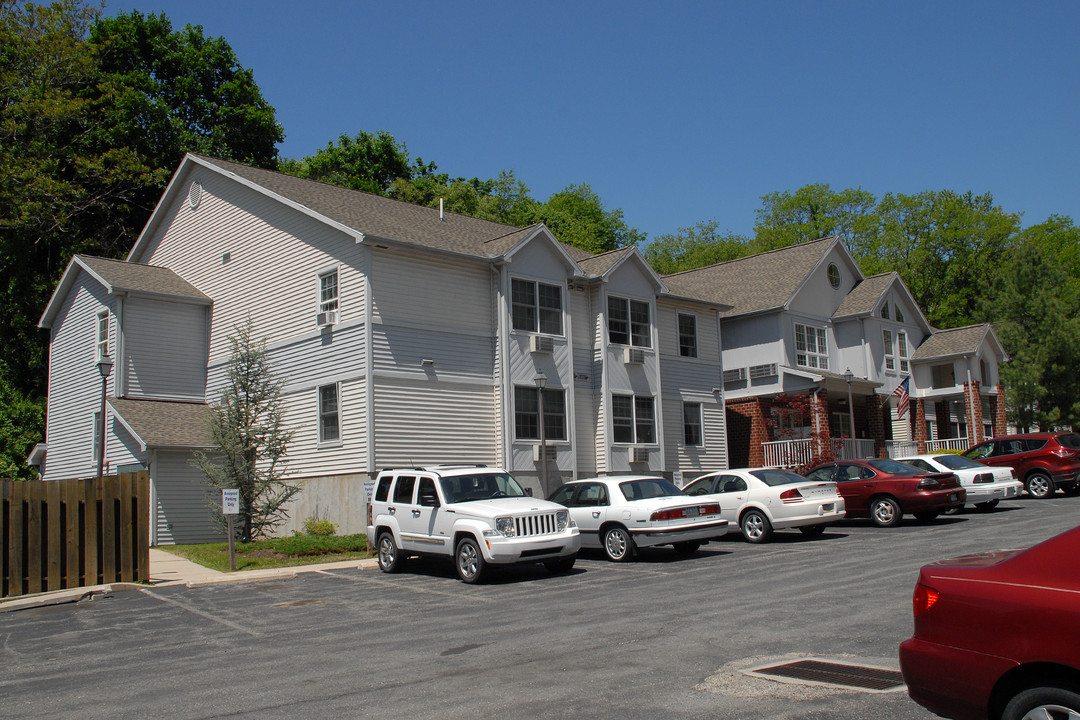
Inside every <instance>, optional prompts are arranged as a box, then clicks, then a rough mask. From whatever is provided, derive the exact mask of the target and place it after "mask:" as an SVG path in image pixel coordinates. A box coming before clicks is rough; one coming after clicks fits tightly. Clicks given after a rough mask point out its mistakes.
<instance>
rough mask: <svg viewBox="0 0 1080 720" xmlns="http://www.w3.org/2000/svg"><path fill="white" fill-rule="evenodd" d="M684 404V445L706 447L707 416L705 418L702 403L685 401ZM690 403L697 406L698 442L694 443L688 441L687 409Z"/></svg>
mask: <svg viewBox="0 0 1080 720" xmlns="http://www.w3.org/2000/svg"><path fill="white" fill-rule="evenodd" d="M682 405H683V408H682V410H683V415H682V421H683V436H682V440H683V447H692V448H700V447H705V418H704V413H703V412H702V404H701V403H699V402H684V403H683V404H682ZM689 405H693V406H694V407H696V408H697V428H698V442H696V443H693V444H691V443H687V442H686V427H687V423H686V409H687V406H689Z"/></svg>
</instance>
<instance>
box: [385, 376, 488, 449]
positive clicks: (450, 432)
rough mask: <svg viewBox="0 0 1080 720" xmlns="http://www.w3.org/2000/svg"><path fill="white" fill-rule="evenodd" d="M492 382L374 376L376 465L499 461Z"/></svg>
mask: <svg viewBox="0 0 1080 720" xmlns="http://www.w3.org/2000/svg"><path fill="white" fill-rule="evenodd" d="M493 396H494V391H493V388H492V386H491V385H490V384H488V385H487V386H484V385H473V384H469V385H464V384H460V383H451V382H439V381H433V382H418V381H412V380H404V379H398V378H380V377H376V378H375V416H376V417H377V418H378V422H377V423H376V426H375V453H376V458H375V465H376V467H391V466H394V465H423V464H433V463H445V462H466V463H486V464H492V465H493V464H495V462H496V455H495V453H496V442H495V436H496V434H497V433H498V425H497V423H496V418H495V413H494V411H493V408H494V404H493V400H492V399H493Z"/></svg>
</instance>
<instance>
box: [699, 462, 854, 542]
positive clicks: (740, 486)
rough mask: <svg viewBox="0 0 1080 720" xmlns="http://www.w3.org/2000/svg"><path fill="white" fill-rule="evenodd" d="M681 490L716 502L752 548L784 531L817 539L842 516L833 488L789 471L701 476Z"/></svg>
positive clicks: (718, 473)
mask: <svg viewBox="0 0 1080 720" xmlns="http://www.w3.org/2000/svg"><path fill="white" fill-rule="evenodd" d="M683 491H684V492H685V493H686V494H687V495H693V496H695V497H700V498H701V499H706V498H708V499H709V500H716V501H717V502H719V503H720V508H721V513H722V514H723V516H724V518H726V519H727V520H728V522H731V523H733V524H737V525H738V526H739V528H740V529H741V530H742V534H743V538H745V539H746V541H747V542H752V543H763V542H767V541H768V540H769V538H771V537H772V534H773V530H783V529H785V528H799V530H800V531H801V532H802V533H803V534H804V535H820V534H821V533H822V532H824V531H825V526H826V525H828V524H829V523H831V522H836V521H837V520H840V519H841V518H843V517H844V515H845V514H846V508H845V505H844V498H842V497H840V495H839V494H838V493H837V492H836V483H834V482H821V481H820V480H807V479H806V478H804V477H803V476H802V475H796V474H795V473H793V472H790V471H788V470H778V469H758V470H723V471H721V472H715V473H709V474H708V475H702V476H701V477H699V478H698V479H696V480H694V482H692V483H690V484H689V485H687V486H686V487H685V488H683Z"/></svg>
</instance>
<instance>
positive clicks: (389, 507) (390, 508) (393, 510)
mask: <svg viewBox="0 0 1080 720" xmlns="http://www.w3.org/2000/svg"><path fill="white" fill-rule="evenodd" d="M386 512H388V513H390V514H391V515H393V514H394V513H396V512H397V508H396V507H394V506H393V505H387V506H386Z"/></svg>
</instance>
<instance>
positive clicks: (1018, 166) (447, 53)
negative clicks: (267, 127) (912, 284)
mask: <svg viewBox="0 0 1080 720" xmlns="http://www.w3.org/2000/svg"><path fill="white" fill-rule="evenodd" d="M130 9H137V10H140V11H142V12H144V13H148V12H164V13H165V14H166V15H168V16H169V18H170V19H171V20H172V22H173V25H174V27H176V28H180V27H183V26H184V25H186V24H188V23H190V24H194V25H202V26H203V28H204V31H205V32H206V34H207V35H212V36H222V37H224V38H225V39H226V40H227V41H228V42H229V44H230V45H231V46H232V47H233V49H234V51H235V52H236V54H237V57H238V59H239V62H240V64H241V65H243V66H244V67H246V68H250V69H252V70H253V71H254V73H255V80H256V82H257V83H258V84H259V86H260V88H261V89H262V91H263V94H264V96H265V97H266V99H267V100H268V102H269V103H270V104H271V105H273V107H274V108H275V109H276V110H277V117H278V121H279V122H280V123H281V124H282V125H283V127H284V128H285V133H286V139H285V142H284V144H283V145H282V146H281V148H280V151H281V155H282V156H283V157H303V156H305V155H310V154H312V153H314V152H315V151H316V150H318V149H319V148H321V147H325V146H326V145H327V144H328V143H329V142H331V141H332V140H336V139H337V138H338V136H339V135H341V134H342V133H345V134H348V135H354V134H355V133H356V132H357V131H359V130H365V131H369V132H374V131H377V130H387V131H389V132H390V133H391V134H392V135H393V136H394V137H395V138H397V139H398V140H399V141H402V142H404V143H405V144H406V145H407V146H408V150H409V153H410V155H411V156H412V157H413V158H416V157H422V158H423V159H424V160H425V161H428V162H430V161H434V162H436V163H437V164H438V165H439V169H440V171H442V172H447V173H449V174H450V175H451V176H464V177H468V178H471V177H480V178H490V177H495V176H496V175H497V174H498V173H499V171H501V170H504V169H505V170H511V169H512V170H513V171H514V172H515V174H516V175H517V177H518V178H519V179H521V180H523V181H524V182H525V183H526V184H527V185H528V186H529V188H530V191H531V193H532V195H533V196H534V197H536V198H538V199H541V200H543V199H546V198H547V197H548V196H549V195H551V194H552V193H554V192H557V191H559V190H561V189H562V188H564V187H566V186H567V185H570V184H576V183H588V184H590V185H591V186H592V187H593V189H594V190H596V191H597V192H598V193H599V194H600V196H601V198H602V199H603V201H604V203H605V204H606V205H607V207H608V208H616V207H618V208H622V210H623V212H624V216H625V219H626V221H627V222H628V223H629V224H630V225H631V226H633V227H636V228H639V229H640V230H643V231H644V232H646V233H647V234H648V236H649V237H650V238H652V237H655V236H656V235H659V234H662V233H669V232H674V231H675V230H676V229H677V228H679V227H685V226H689V225H693V224H695V223H697V222H699V221H704V220H716V221H717V222H718V223H719V224H720V227H721V228H722V229H730V230H732V231H734V232H737V233H742V234H751V233H752V228H753V224H754V219H755V215H754V213H755V210H757V209H758V208H760V207H761V196H763V195H765V194H767V193H771V192H775V191H784V190H789V191H794V190H796V189H798V188H800V187H802V186H804V185H807V184H810V183H828V184H829V185H830V186H831V187H832V188H833V189H834V190H841V189H843V188H848V187H861V188H863V189H865V190H868V191H870V192H872V193H874V194H875V195H877V196H879V197H880V196H881V195H882V194H884V193H886V192H894V193H917V192H920V191H923V190H941V189H951V190H957V191H960V192H966V191H968V190H972V191H974V192H976V193H980V194H981V193H984V192H990V193H992V194H993V196H994V198H995V201H996V202H997V203H998V204H1000V205H1001V206H1002V207H1004V209H1005V210H1007V211H1009V212H1022V213H1023V222H1024V224H1025V225H1031V224H1036V223H1039V222H1042V221H1044V220H1045V219H1046V218H1047V217H1048V216H1050V215H1051V214H1060V215H1069V216H1071V217H1072V218H1073V219H1074V220H1076V221H1080V207H1078V206H1080V40H1078V39H1077V30H1078V29H1080V3H1077V2H1074V1H1060V2H1059V1H1048V2H1038V3H1020V2H1013V3H1003V2H991V1H981V2H951V1H948V2H947V1H939V2H908V1H905V2H834V1H829V0H821V1H818V2H802V3H795V2H769V1H762V2H740V3H735V2H670V1H669V2H663V3H660V2H657V3H643V2H632V1H630V2H601V1H582V0H579V1H578V2H552V1H549V0H545V2H539V3H512V2H500V3H495V2H456V3H455V2H438V3H436V2H421V1H409V0H399V1H397V2H330V1H326V2H320V1H319V0H312V1H311V2H295V0H293V1H291V2H280V1H278V0H261V1H259V2H253V1H244V0H235V1H234V0H216V1H208V0H110V2H109V3H108V5H107V7H106V10H105V12H106V14H109V15H111V14H115V13H116V12H118V11H120V10H125V11H126V10H130Z"/></svg>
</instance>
